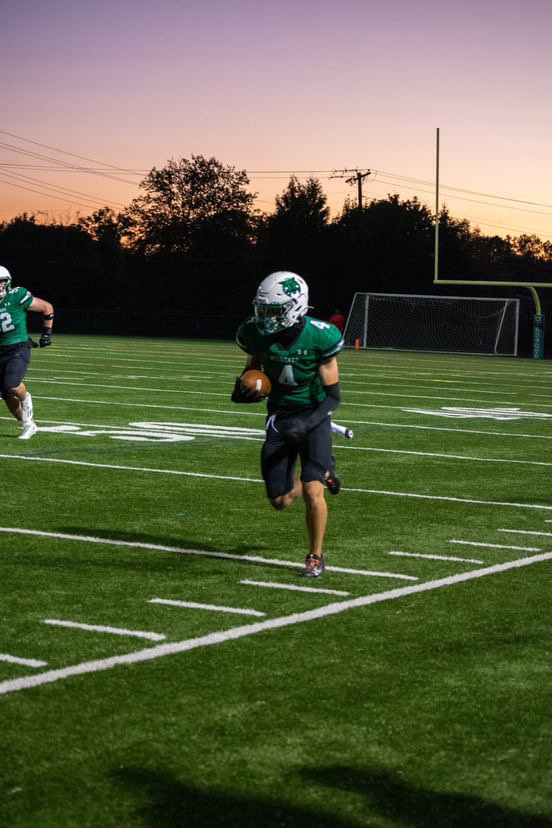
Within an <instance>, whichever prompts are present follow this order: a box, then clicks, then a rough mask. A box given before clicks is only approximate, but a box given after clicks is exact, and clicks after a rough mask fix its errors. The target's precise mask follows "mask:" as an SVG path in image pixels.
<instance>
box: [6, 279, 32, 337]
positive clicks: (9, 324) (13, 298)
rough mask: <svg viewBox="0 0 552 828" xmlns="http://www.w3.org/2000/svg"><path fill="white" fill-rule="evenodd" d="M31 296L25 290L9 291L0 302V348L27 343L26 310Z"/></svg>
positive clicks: (21, 288) (13, 289) (15, 289)
mask: <svg viewBox="0 0 552 828" xmlns="http://www.w3.org/2000/svg"><path fill="white" fill-rule="evenodd" d="M32 301H33V296H32V294H31V293H30V291H28V290H27V288H23V287H16V288H12V289H11V290H9V291H8V292H7V293H6V295H5V296H4V298H3V299H2V301H1V302H0V347H1V346H3V345H18V344H19V343H20V342H27V340H28V338H29V334H28V333H27V313H26V311H27V308H28V307H29V305H30V304H31V302H32Z"/></svg>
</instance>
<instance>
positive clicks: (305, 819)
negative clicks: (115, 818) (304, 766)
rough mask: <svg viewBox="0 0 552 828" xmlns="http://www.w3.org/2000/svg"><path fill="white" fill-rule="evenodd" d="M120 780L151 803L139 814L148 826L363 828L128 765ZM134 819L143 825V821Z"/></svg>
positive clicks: (309, 811) (122, 771) (120, 772)
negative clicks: (194, 785) (211, 789)
mask: <svg viewBox="0 0 552 828" xmlns="http://www.w3.org/2000/svg"><path fill="white" fill-rule="evenodd" d="M114 776H115V779H116V781H117V782H119V783H122V784H124V785H125V786H126V787H128V788H130V789H132V790H133V792H134V791H135V792H136V799H137V800H138V801H141V802H144V803H146V804H144V805H142V806H141V807H139V808H138V809H137V811H135V812H134V813H133V815H132V816H133V819H137V818H140V819H142V820H143V823H142V824H143V825H144V826H145V827H146V828H181V826H182V828H223V826H224V828H360V825H361V823H359V822H356V821H355V822H351V821H349V820H347V819H345V820H342V819H340V818H339V817H337V818H336V817H335V816H333V815H331V814H324V813H319V812H316V811H314V810H312V811H311V810H306V809H304V808H301V807H296V806H294V805H290V804H288V803H286V802H279V801H275V800H271V799H261V798H258V799H256V798H254V797H247V798H245V797H244V798H240V797H239V796H238V795H232V794H231V793H224V792H218V791H216V790H213V791H210V790H201V789H198V788H193V787H190V786H188V785H186V784H185V783H183V782H179V781H178V780H176V779H174V778H173V777H171V776H168V775H166V774H162V773H158V772H155V771H149V770H142V769H138V768H122V769H120V770H117V771H116V772H115V774H114ZM133 824H138V823H137V822H136V823H134V822H133Z"/></svg>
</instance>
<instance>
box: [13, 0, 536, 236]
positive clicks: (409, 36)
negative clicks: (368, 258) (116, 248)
mask: <svg viewBox="0 0 552 828" xmlns="http://www.w3.org/2000/svg"><path fill="white" fill-rule="evenodd" d="M551 30H552V5H551V4H550V3H549V2H548V0H527V2H525V3H523V4H521V3H519V2H518V0H500V2H499V0H479V2H475V1H474V0H466V2H464V3H463V4H454V5H452V4H447V3H445V2H442V0H439V2H437V0H420V2H417V3H412V2H411V0H390V2H388V3H386V4H381V3H375V2H371V0H342V2H341V3H340V4H336V3H335V2H328V0H295V2H290V0H280V1H279V2H272V0H269V1H268V2H265V1H264V0H256V1H255V2H254V1H253V0H233V2H232V0H203V1H202V2H200V0H183V1H182V0H159V2H156V3H151V2H147V1H146V0H119V2H117V3H112V2H111V0H109V2H108V1H107V0H97V2H95V3H93V4H90V3H84V2H82V0H73V2H69V1H68V0H59V2H56V3H52V2H46V3H44V2H38V0H21V2H20V3H18V4H12V6H11V7H10V8H9V9H6V10H5V11H4V14H3V32H4V38H3V40H4V44H5V45H4V47H3V54H2V59H1V61H2V69H3V107H2V116H3V117H2V123H1V125H0V126H1V129H0V195H1V199H0V220H3V221H6V220H9V219H11V218H13V217H14V216H15V215H18V214H21V213H23V212H27V213H35V214H39V215H42V216H43V217H48V218H55V219H58V220H64V221H65V220H71V219H72V218H74V217H75V216H76V215H77V214H80V215H88V214H89V213H91V212H93V211H94V210H95V209H98V208H99V207H102V206H110V207H112V208H113V209H114V210H119V209H122V208H123V207H125V206H126V205H128V204H129V203H130V201H131V200H132V199H133V198H135V197H136V196H137V195H139V193H140V190H139V187H138V185H139V182H140V180H141V179H142V178H143V176H144V175H145V174H146V172H147V171H148V170H150V169H151V168H152V167H154V166H156V167H162V166H163V165H164V164H165V163H166V161H167V160H168V159H169V158H175V159H176V158H181V157H186V158H189V157H190V156H191V154H201V155H204V156H206V157H211V156H214V157H215V158H217V159H218V160H219V161H221V162H222V163H224V164H229V165H232V166H234V167H236V168H237V169H245V170H247V172H248V175H249V178H250V182H251V183H250V190H251V191H252V192H256V193H258V198H257V202H256V203H257V206H258V207H259V209H261V210H262V211H264V212H271V211H272V210H273V209H274V198H275V195H276V194H278V193H281V192H282V190H284V189H285V187H286V185H287V183H288V181H289V178H290V175H291V174H296V175H297V177H298V178H300V179H301V180H305V179H306V178H307V177H308V176H309V175H312V176H313V177H315V178H318V179H319V180H320V181H321V184H322V187H323V190H324V192H325V194H326V196H327V198H328V203H329V205H330V207H331V211H332V214H333V215H336V214H337V213H338V212H339V211H340V210H341V208H342V207H343V203H344V201H345V199H346V198H347V197H350V198H352V199H356V195H357V191H356V187H355V186H351V185H350V184H348V183H347V181H346V177H348V176H344V174H342V173H340V172H339V171H340V170H344V169H346V170H354V169H360V170H363V171H365V170H367V169H370V170H371V174H370V175H369V176H368V177H367V178H366V179H365V181H364V187H363V195H364V198H365V199H366V200H369V199H371V198H385V197H386V196H387V195H388V194H389V193H398V194H399V195H400V196H401V198H413V197H414V196H417V197H418V198H419V199H420V201H422V202H423V203H425V204H427V205H428V206H429V207H430V209H431V210H433V209H434V207H435V189H434V188H435V130H436V128H437V127H439V128H440V135H441V163H440V178H441V199H440V201H441V203H446V205H447V206H448V208H449V210H450V212H451V214H452V215H453V216H455V217H457V218H466V219H468V220H469V221H470V223H471V224H472V226H474V227H476V226H477V227H479V228H480V230H481V232H482V233H483V234H485V235H494V234H498V235H501V236H506V235H510V236H519V235H521V234H535V235H537V236H539V237H540V238H541V239H543V240H552V165H551V163H550V147H551V146H552V114H551V110H550V107H549V105H548V100H549V96H550V81H551V77H552V71H551V70H552V57H551V55H552V50H551V49H550V45H549V32H550V31H551ZM68 165H69V166H68ZM353 174H354V173H349V174H348V175H353ZM108 176H109V177H108ZM339 176H342V177H339Z"/></svg>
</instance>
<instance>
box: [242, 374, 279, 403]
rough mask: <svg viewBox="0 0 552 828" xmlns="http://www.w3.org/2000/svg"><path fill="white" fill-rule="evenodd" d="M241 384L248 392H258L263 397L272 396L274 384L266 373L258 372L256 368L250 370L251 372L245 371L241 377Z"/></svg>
mask: <svg viewBox="0 0 552 828" xmlns="http://www.w3.org/2000/svg"><path fill="white" fill-rule="evenodd" d="M240 384H241V385H242V386H243V388H247V389H248V391H256V392H257V393H258V394H261V395H262V396H263V397H267V396H268V394H270V389H271V388H272V384H271V382H270V380H269V378H268V377H267V375H266V374H265V373H263V372H262V371H257V370H256V369H255V368H250V369H249V371H244V372H243V374H242V375H241V377H240Z"/></svg>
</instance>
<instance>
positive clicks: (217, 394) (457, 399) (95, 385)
mask: <svg viewBox="0 0 552 828" xmlns="http://www.w3.org/2000/svg"><path fill="white" fill-rule="evenodd" d="M152 379H153V377H152ZM33 383H45V384H46V385H48V384H51V385H70V386H77V387H80V388H111V389H114V390H116V391H140V392H142V393H143V392H144V391H151V392H152V393H155V394H158V393H159V390H160V389H159V387H154V388H144V387H143V386H135V385H111V384H106V383H99V382H87V383H84V382H71V381H70V380H63V379H60V380H54V379H40V378H39V377H33ZM163 393H164V394H167V393H168V394H186V395H188V394H193V395H194V396H201V397H206V396H207V397H226V398H228V392H225V391H192V390H189V389H187V388H167V387H166V386H164V387H163ZM354 395H360V396H367V397H393V398H399V399H403V400H430V401H433V400H440V401H441V402H445V403H452V402H460V403H462V404H466V403H481V402H482V400H480V399H478V398H474V397H464V396H461V397H454V396H452V397H451V396H446V397H445V396H442V395H440V394H412V393H409V392H405V393H402V392H396V391H368V390H365V391H358V390H354V389H353V390H349V392H348V396H349V397H350V396H354ZM484 402H485V404H486V407H489V406H491V405H494V406H506V405H516V404H519V399H518V400H510V399H507V400H486V401H484ZM344 405H349V406H351V405H355V406H357V405H364V404H363V403H356V402H351V401H350V399H348V400H347V402H346V403H344ZM539 406H540V407H541V408H552V403H544V402H539Z"/></svg>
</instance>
